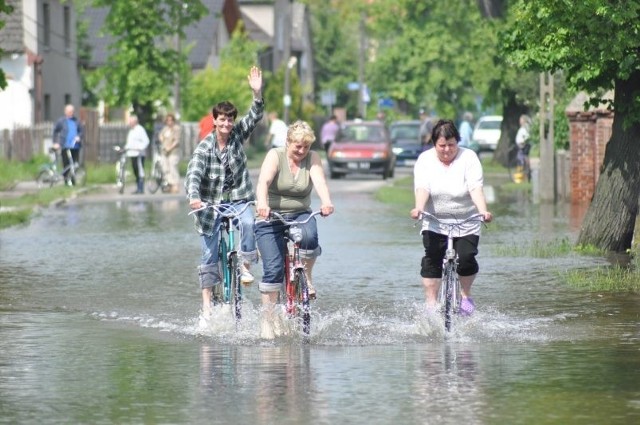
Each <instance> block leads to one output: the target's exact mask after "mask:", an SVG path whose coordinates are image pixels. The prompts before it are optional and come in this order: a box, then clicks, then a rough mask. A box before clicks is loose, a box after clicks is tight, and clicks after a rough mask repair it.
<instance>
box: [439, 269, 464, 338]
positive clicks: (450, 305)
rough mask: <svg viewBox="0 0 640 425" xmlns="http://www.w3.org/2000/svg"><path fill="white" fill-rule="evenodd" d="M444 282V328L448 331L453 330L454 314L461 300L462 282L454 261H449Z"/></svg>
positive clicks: (443, 275) (443, 274)
mask: <svg viewBox="0 0 640 425" xmlns="http://www.w3.org/2000/svg"><path fill="white" fill-rule="evenodd" d="M442 284H443V285H444V288H443V289H444V290H443V291H442V292H443V296H444V300H443V301H444V311H443V313H444V329H445V331H447V332H450V331H451V324H452V322H453V315H454V313H455V311H456V308H457V304H458V302H459V299H460V297H459V295H458V291H459V290H460V282H459V281H458V275H457V273H456V271H455V266H454V264H453V262H451V261H449V262H448V263H447V264H446V265H445V268H444V270H443V273H442Z"/></svg>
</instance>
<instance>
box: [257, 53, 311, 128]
mask: <svg viewBox="0 0 640 425" xmlns="http://www.w3.org/2000/svg"><path fill="white" fill-rule="evenodd" d="M285 72H286V64H282V66H281V67H280V68H278V70H277V71H276V72H275V74H273V75H271V76H270V77H269V78H268V79H267V81H266V82H265V87H264V99H265V102H266V103H265V105H266V108H267V110H269V111H276V112H278V115H279V116H280V117H284V102H283V97H284V79H285ZM289 83H290V86H289V87H290V95H291V105H290V106H289V122H293V121H295V120H298V119H300V120H308V119H309V116H308V115H307V113H306V112H305V110H304V104H303V101H302V86H301V85H300V79H299V78H298V74H297V73H296V72H295V69H292V70H291V73H290V80H289Z"/></svg>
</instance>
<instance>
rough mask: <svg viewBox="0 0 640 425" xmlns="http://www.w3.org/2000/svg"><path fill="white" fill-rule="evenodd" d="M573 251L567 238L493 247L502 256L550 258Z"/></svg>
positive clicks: (573, 248) (572, 246)
mask: <svg viewBox="0 0 640 425" xmlns="http://www.w3.org/2000/svg"><path fill="white" fill-rule="evenodd" d="M574 251H576V249H575V247H574V245H573V244H572V243H571V241H569V239H568V238H562V239H556V240H553V241H551V242H542V241H538V240H534V241H533V242H531V243H518V244H515V243H514V244H507V245H499V246H497V247H495V248H494V252H495V253H496V254H497V255H499V256H502V257H533V258H552V257H559V256H561V255H568V254H570V253H571V252H574Z"/></svg>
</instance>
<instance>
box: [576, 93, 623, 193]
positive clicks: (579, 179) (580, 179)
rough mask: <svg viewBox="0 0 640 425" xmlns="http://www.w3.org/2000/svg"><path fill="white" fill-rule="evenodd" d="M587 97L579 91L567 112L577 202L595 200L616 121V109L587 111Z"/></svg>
mask: <svg viewBox="0 0 640 425" xmlns="http://www.w3.org/2000/svg"><path fill="white" fill-rule="evenodd" d="M586 100H587V96H586V94H584V93H580V94H578V95H577V96H576V97H575V98H574V99H573V101H572V102H571V103H570V104H569V106H568V107H567V109H566V111H565V112H566V115H567V117H568V119H569V144H570V158H571V161H570V162H571V167H570V172H569V174H570V180H571V202H573V203H583V202H590V201H591V198H592V197H593V194H594V192H595V188H596V183H597V182H598V177H600V168H601V166H602V162H603V159H604V151H605V147H606V145H607V143H608V142H609V139H610V138H611V127H612V124H613V112H611V111H609V110H607V109H606V107H604V106H599V107H597V108H590V109H588V110H587V111H585V110H584V102H585V101H586Z"/></svg>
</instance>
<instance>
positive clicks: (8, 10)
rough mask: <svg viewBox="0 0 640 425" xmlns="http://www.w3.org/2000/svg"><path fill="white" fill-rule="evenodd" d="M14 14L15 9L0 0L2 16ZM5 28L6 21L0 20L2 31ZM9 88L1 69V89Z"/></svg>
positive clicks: (0, 54) (0, 53)
mask: <svg viewBox="0 0 640 425" xmlns="http://www.w3.org/2000/svg"><path fill="white" fill-rule="evenodd" d="M11 12H13V7H11V6H10V5H8V4H7V2H6V1H5V0H0V14H2V13H6V14H10V13H11ZM2 27H4V21H3V20H1V19H0V29H2ZM1 56H2V49H0V57H1ZM5 87H7V80H6V79H5V75H4V71H3V70H2V69H0V89H4V88H5Z"/></svg>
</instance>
